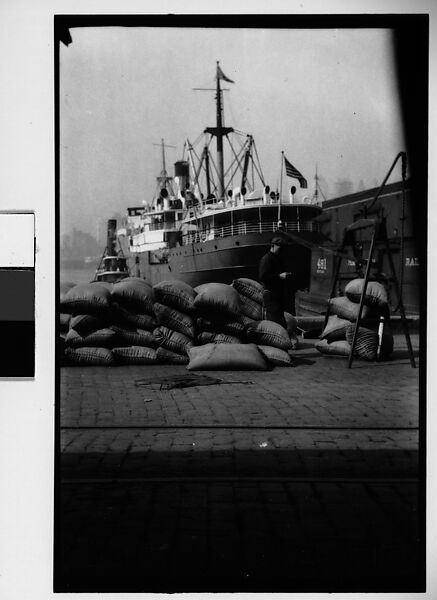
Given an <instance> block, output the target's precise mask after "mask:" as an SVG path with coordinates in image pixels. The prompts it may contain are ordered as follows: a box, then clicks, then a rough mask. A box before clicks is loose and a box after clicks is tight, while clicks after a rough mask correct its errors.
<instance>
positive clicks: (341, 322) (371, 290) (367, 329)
mask: <svg viewBox="0 0 437 600" xmlns="http://www.w3.org/2000/svg"><path fill="white" fill-rule="evenodd" d="M363 289H364V279H353V280H351V281H350V282H349V283H348V284H347V285H346V287H345V289H344V294H345V295H344V296H339V297H337V298H331V299H330V300H329V301H328V304H329V313H330V316H329V317H328V321H327V324H326V327H325V328H324V330H323V332H322V334H321V336H320V338H321V339H320V341H318V342H317V343H316V345H315V347H316V349H317V350H318V351H319V352H321V353H322V354H325V355H331V356H349V355H350V351H351V347H352V343H353V337H354V331H355V327H356V321H357V318H358V312H359V306H360V299H361V295H362V292H363ZM381 317H384V328H383V334H382V338H381V340H380V336H379V334H378V330H379V325H380V321H381ZM378 348H379V355H378ZM392 352H393V335H392V333H391V330H390V325H389V306H388V298H387V292H386V289H385V287H384V286H383V285H382V284H381V283H379V282H377V281H369V282H368V283H367V289H366V294H365V297H364V304H363V310H362V313H361V325H360V327H359V329H358V332H357V340H356V344H355V350H354V355H355V356H358V357H360V358H363V359H365V360H376V358H380V359H386V358H388V357H389V356H390V354H391V353H392Z"/></svg>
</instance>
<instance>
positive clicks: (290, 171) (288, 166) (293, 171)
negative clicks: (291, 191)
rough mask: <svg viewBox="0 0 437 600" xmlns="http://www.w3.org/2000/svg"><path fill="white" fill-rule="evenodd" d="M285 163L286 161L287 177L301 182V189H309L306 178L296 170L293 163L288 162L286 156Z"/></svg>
mask: <svg viewBox="0 0 437 600" xmlns="http://www.w3.org/2000/svg"><path fill="white" fill-rule="evenodd" d="M284 161H285V172H286V173H287V176H288V177H293V178H294V179H297V180H298V181H299V185H300V187H301V188H307V187H308V183H307V180H306V179H305V177H304V176H303V175H302V173H299V171H298V170H297V169H296V167H293V165H292V164H291V162H290V161H288V160H287V159H286V158H285V156H284Z"/></svg>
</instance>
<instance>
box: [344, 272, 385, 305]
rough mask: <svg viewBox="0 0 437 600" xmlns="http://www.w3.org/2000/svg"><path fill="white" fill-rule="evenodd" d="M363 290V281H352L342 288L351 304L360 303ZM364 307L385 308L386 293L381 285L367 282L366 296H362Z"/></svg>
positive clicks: (376, 282)
mask: <svg viewBox="0 0 437 600" xmlns="http://www.w3.org/2000/svg"><path fill="white" fill-rule="evenodd" d="M363 289H364V279H352V281H349V283H348V284H347V285H346V287H345V288H344V293H345V295H346V297H347V298H349V300H351V301H352V302H360V299H361V294H362V293H363ZM364 304H365V305H366V306H376V307H378V308H385V307H386V306H387V304H388V298H387V291H386V289H385V287H384V286H383V285H382V283H379V282H378V281H368V282H367V288H366V294H365V296H364Z"/></svg>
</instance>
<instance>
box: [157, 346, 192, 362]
mask: <svg viewBox="0 0 437 600" xmlns="http://www.w3.org/2000/svg"><path fill="white" fill-rule="evenodd" d="M156 359H157V361H158V362H159V363H161V364H163V365H186V364H188V356H187V355H186V354H177V353H176V352H171V350H167V349H166V348H163V347H162V346H160V347H159V348H158V349H157V351H156Z"/></svg>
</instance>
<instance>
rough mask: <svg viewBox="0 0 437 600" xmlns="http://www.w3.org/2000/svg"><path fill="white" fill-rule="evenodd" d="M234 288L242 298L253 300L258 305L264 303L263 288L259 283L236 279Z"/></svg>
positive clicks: (246, 279) (244, 278)
mask: <svg viewBox="0 0 437 600" xmlns="http://www.w3.org/2000/svg"><path fill="white" fill-rule="evenodd" d="M232 287H233V288H235V289H236V290H237V292H238V293H239V294H241V295H242V296H246V297H247V298H251V299H252V300H254V301H255V302H257V303H258V304H262V303H263V286H262V285H261V284H260V283H259V282H258V281H255V280H254V279H248V278H246V277H240V278H239V279H234V281H233V282H232Z"/></svg>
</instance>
